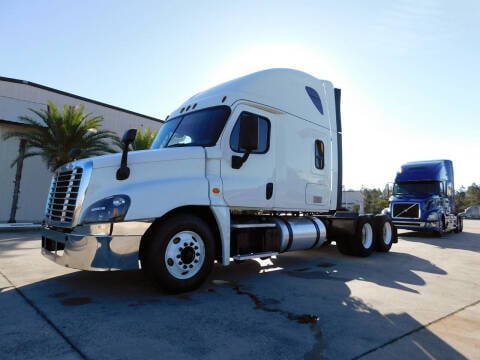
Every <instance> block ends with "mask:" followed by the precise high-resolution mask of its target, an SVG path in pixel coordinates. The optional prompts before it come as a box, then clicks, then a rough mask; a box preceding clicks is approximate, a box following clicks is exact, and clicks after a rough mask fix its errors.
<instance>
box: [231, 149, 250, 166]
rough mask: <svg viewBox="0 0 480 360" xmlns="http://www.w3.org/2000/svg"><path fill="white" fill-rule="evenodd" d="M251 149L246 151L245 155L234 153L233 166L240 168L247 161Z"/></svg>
mask: <svg viewBox="0 0 480 360" xmlns="http://www.w3.org/2000/svg"><path fill="white" fill-rule="evenodd" d="M250 153H251V151H246V152H245V154H243V156H238V155H233V156H232V168H234V169H240V168H241V167H242V165H243V163H244V162H246V161H247V159H248V157H249V156H250Z"/></svg>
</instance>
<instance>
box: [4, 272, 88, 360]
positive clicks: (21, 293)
mask: <svg viewBox="0 0 480 360" xmlns="http://www.w3.org/2000/svg"><path fill="white" fill-rule="evenodd" d="M0 275H1V276H2V277H3V278H4V279H5V281H7V282H8V284H9V285H10V286H11V287H12V289H14V290H15V292H16V293H17V294H18V295H20V297H21V298H22V299H23V300H24V301H25V302H26V303H27V304H28V305H29V306H30V307H31V308H32V309H33V310H34V311H35V312H36V313H37V314H38V315H39V316H40V317H41V318H42V319H43V320H45V321H46V322H47V324H48V325H50V327H51V328H52V329H53V330H54V331H55V332H56V333H57V334H58V335H60V337H62V339H63V340H65V342H66V343H67V344H68V345H70V347H71V348H72V349H73V350H74V351H75V352H76V353H77V354H78V355H79V356H80V357H81V358H82V359H86V360H88V357H87V356H86V355H85V354H84V353H83V352H82V351H81V350H80V349H79V348H78V347H77V346H76V345H75V344H74V343H73V342H72V340H70V338H69V337H68V336H67V335H66V334H65V333H64V332H63V331H62V330H61V329H60V328H59V327H58V326H57V325H55V323H54V322H53V321H52V320H50V319H49V317H48V316H47V314H45V313H44V312H43V311H42V310H41V309H40V308H39V307H38V306H37V305H35V303H34V302H33V301H32V300H30V299H29V298H28V297H27V296H26V295H25V293H24V292H23V291H22V290H21V289H19V288H18V287H16V286H15V284H14V283H13V282H12V281H11V280H10V279H9V278H8V277H7V276H6V275H5V274H4V273H3V272H1V271H0Z"/></svg>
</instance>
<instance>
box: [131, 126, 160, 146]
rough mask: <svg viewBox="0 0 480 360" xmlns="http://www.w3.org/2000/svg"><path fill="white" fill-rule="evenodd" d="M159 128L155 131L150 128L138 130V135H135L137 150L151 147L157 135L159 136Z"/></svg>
mask: <svg viewBox="0 0 480 360" xmlns="http://www.w3.org/2000/svg"><path fill="white" fill-rule="evenodd" d="M157 133H158V130H157V131H153V130H152V129H150V128H146V129H144V130H143V131H142V130H138V131H137V136H136V137H135V144H134V145H135V150H146V149H150V146H151V145H152V142H153V140H154V139H155V136H157Z"/></svg>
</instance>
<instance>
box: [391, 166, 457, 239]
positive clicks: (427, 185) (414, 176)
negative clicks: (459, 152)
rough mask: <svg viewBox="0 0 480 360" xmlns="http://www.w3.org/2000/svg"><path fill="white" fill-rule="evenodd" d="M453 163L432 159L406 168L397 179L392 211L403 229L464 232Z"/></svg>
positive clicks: (436, 232)
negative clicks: (456, 197) (457, 203)
mask: <svg viewBox="0 0 480 360" xmlns="http://www.w3.org/2000/svg"><path fill="white" fill-rule="evenodd" d="M454 189H455V188H454V175H453V164H452V161H450V160H428V161H416V162H409V163H406V164H404V165H402V167H401V170H400V171H399V172H398V173H397V175H396V177H395V182H394V184H393V189H392V196H391V197H390V205H389V212H390V214H391V216H392V219H393V222H394V224H395V225H396V227H397V228H399V229H407V230H417V231H430V232H433V233H435V234H437V235H438V234H442V233H445V232H447V231H452V230H454V231H461V230H462V219H461V218H460V217H459V216H457V213H456V209H455V190H454Z"/></svg>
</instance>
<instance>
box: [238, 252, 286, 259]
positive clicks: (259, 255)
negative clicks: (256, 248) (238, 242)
mask: <svg viewBox="0 0 480 360" xmlns="http://www.w3.org/2000/svg"><path fill="white" fill-rule="evenodd" d="M275 255H278V252H277V251H265V252H260V253H255V254H245V255H235V256H233V259H234V260H248V259H256V258H264V257H265V258H267V257H270V256H275Z"/></svg>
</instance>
